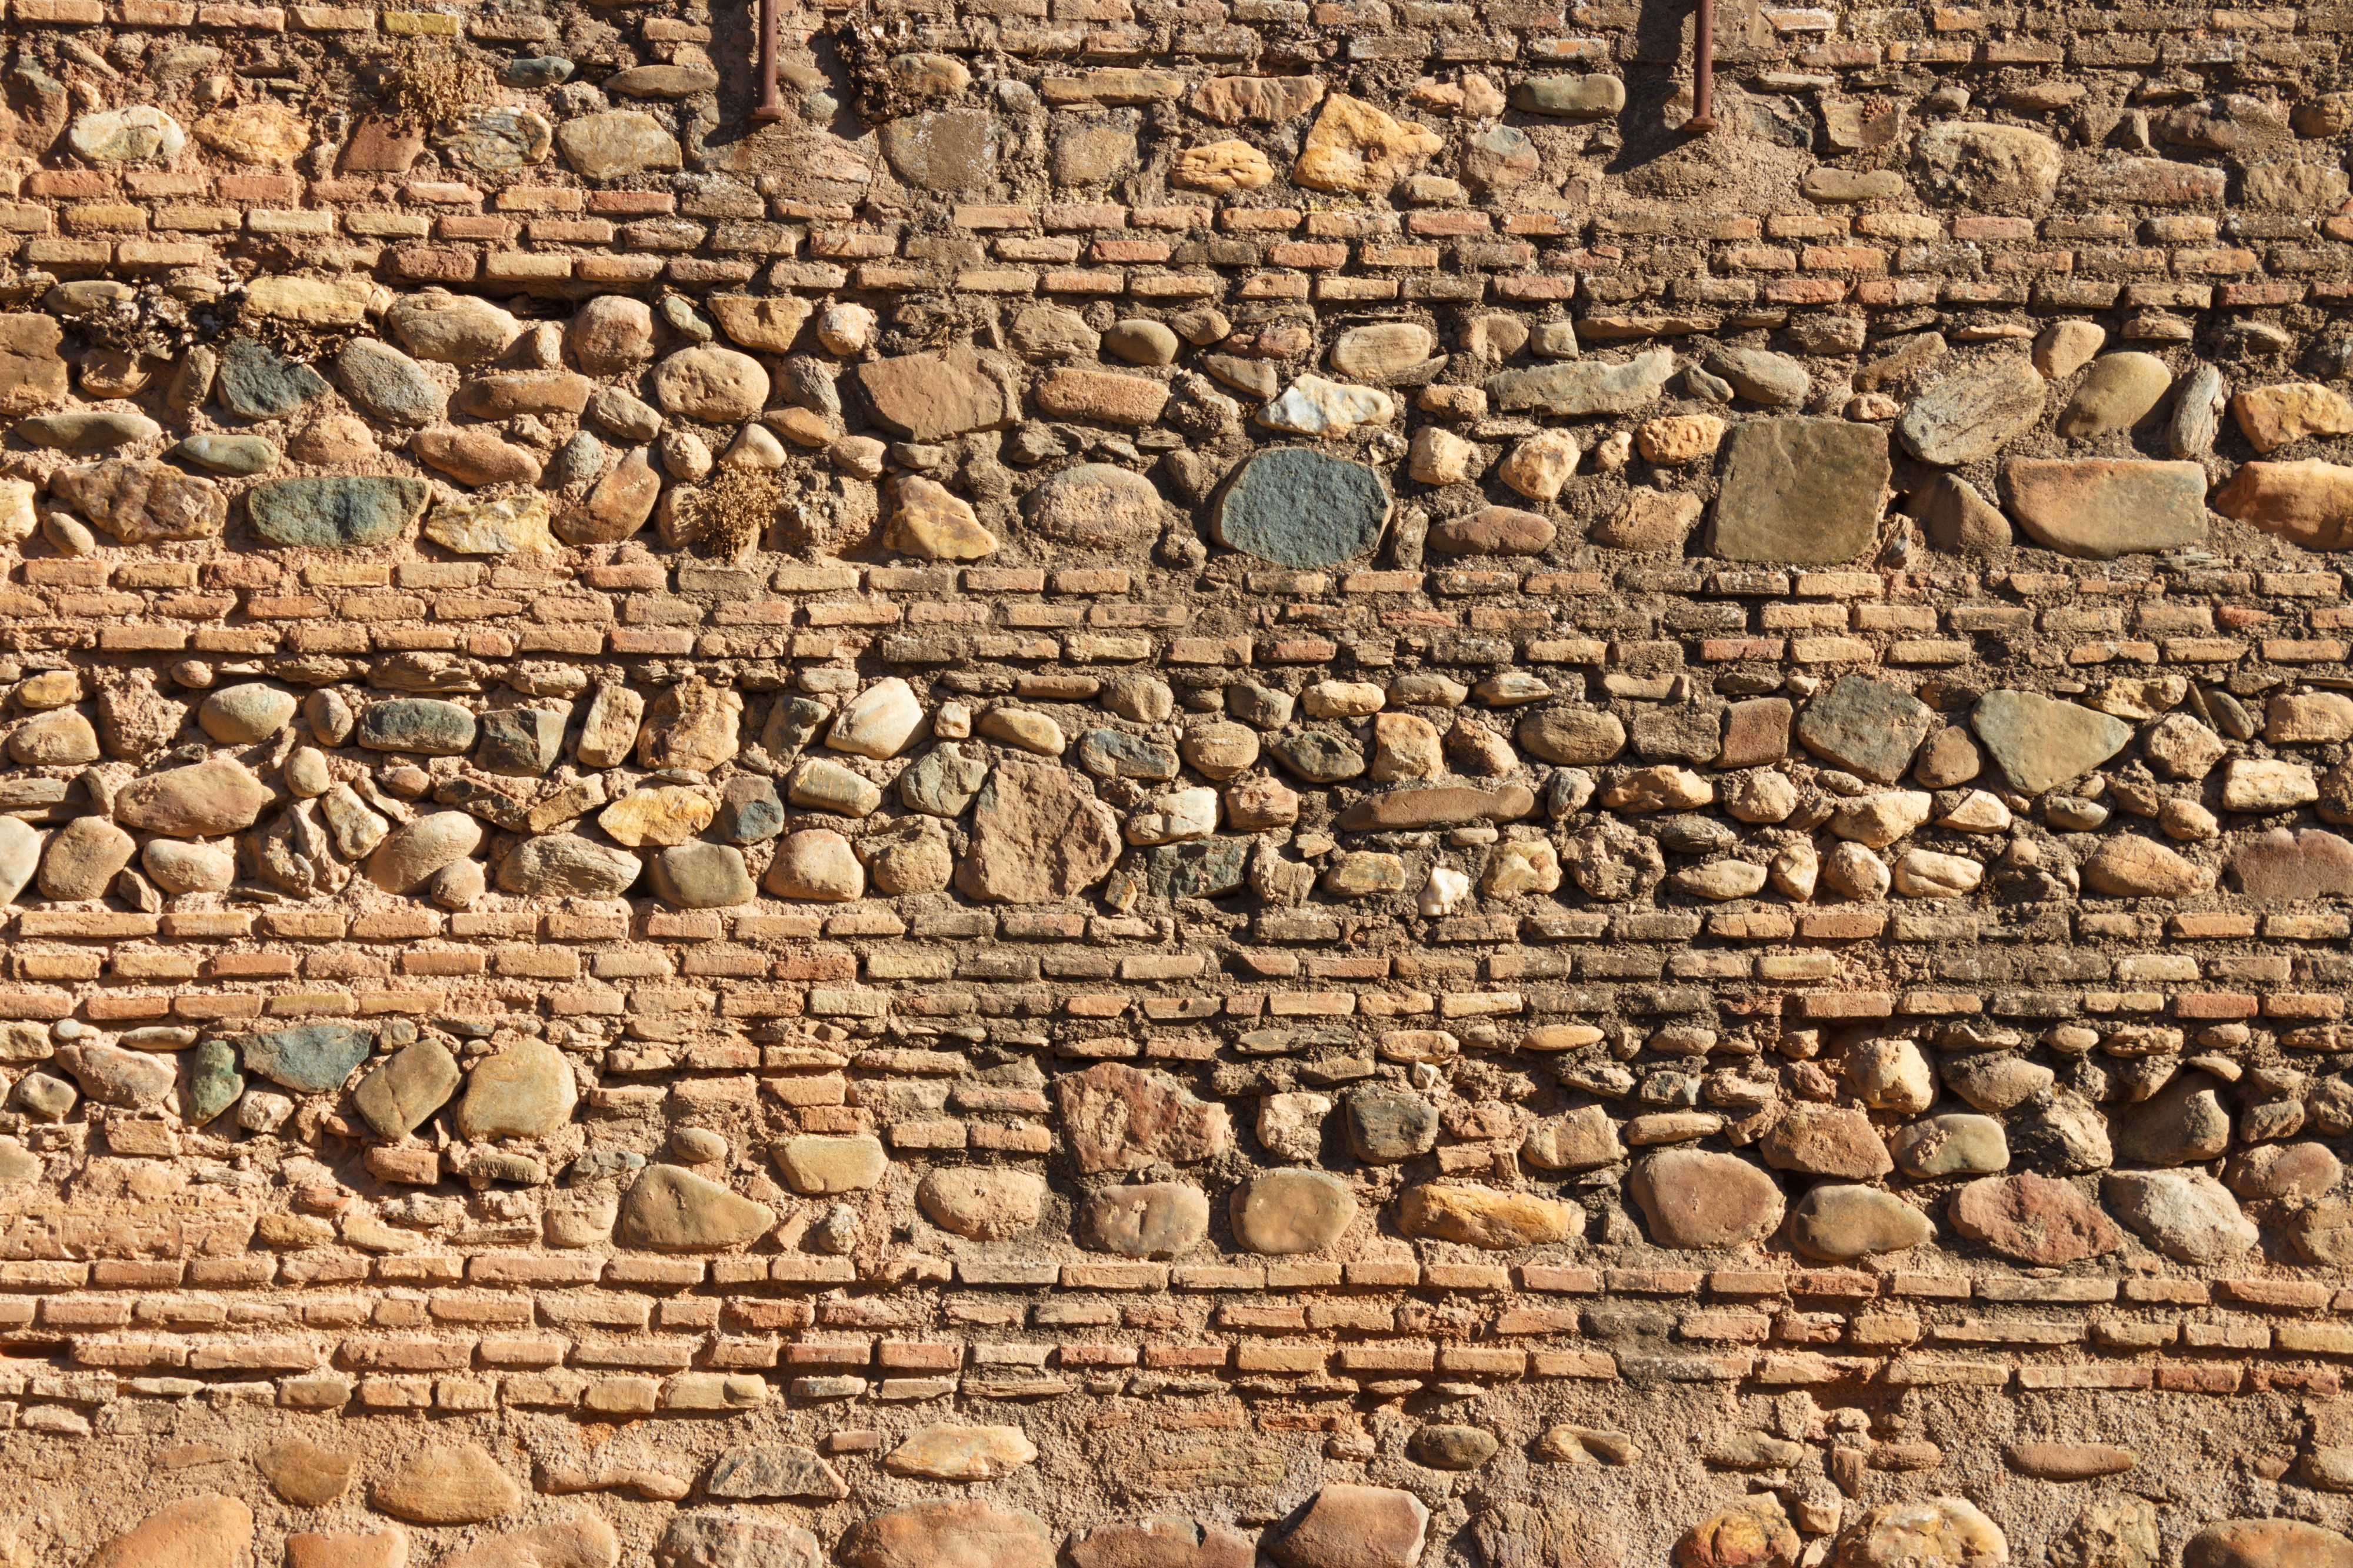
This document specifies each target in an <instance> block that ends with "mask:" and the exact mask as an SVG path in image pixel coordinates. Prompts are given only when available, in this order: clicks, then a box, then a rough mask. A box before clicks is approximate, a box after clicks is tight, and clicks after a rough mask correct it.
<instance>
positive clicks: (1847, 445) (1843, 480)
mask: <svg viewBox="0 0 2353 1568" xmlns="http://www.w3.org/2000/svg"><path fill="white" fill-rule="evenodd" d="M1888 474H1889V467H1888V461H1887V432H1886V431H1885V430H1883V429H1882V428H1880V427H1879V426H1876V425H1857V424H1852V423H1850V422H1849V421H1847V420H1843V419H1752V420H1748V421H1746V422H1745V423H1742V424H1739V425H1736V426H1733V429H1732V434H1731V437H1729V439H1727V440H1726V442H1725V472H1724V485H1723V488H1722V489H1720V490H1719V491H1718V492H1717V494H1716V498H1715V530H1714V533H1713V537H1712V542H1713V548H1714V550H1715V553H1716V554H1718V555H1720V556H1722V557H1724V558H1725V560H1727V561H1771V562H1786V563H1790V564H1792V565H1799V566H1829V565H1834V564H1837V563H1840V562H1844V561H1852V560H1853V559H1854V558H1855V557H1856V556H1857V555H1859V554H1861V553H1862V552H1863V551H1865V550H1867V549H1869V548H1870V547H1871V545H1872V543H1873V541H1874V540H1876V539H1877V537H1878V532H1879V513H1880V502H1881V499H1882V497H1883V495H1884V494H1885V493H1886V490H1887V480H1888Z"/></svg>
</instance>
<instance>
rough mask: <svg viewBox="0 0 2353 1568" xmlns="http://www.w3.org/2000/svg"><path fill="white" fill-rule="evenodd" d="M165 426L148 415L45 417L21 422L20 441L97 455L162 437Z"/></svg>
mask: <svg viewBox="0 0 2353 1568" xmlns="http://www.w3.org/2000/svg"><path fill="white" fill-rule="evenodd" d="M163 433H164V427H163V426H161V425H158V424H156V423H155V422H154V421H153V419H150V418H148V417H147V416H145V415H144V414H45V415H43V416H41V417H40V418H38V419H26V420H23V421H21V422H20V423H19V424H18V425H17V426H16V438H17V439H18V440H20V441H24V442H26V443H27V444H29V445H31V446H35V447H51V448H53V449H55V450H58V451H60V452H97V451H102V450H104V449H105V448H107V447H121V446H125V445H127V444H129V443H130V442H132V441H144V440H146V439H147V438H148V437H152V436H160V435H162V434H163Z"/></svg>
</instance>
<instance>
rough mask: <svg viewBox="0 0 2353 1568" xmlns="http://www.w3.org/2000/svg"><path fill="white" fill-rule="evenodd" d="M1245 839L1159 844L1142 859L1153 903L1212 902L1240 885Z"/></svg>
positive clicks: (1246, 857)
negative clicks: (1192, 900) (1165, 901)
mask: <svg viewBox="0 0 2353 1568" xmlns="http://www.w3.org/2000/svg"><path fill="white" fill-rule="evenodd" d="M1253 842H1254V840H1251V839H1248V838H1199V839H1195V840H1193V841H1192V842H1191V843H1187V844H1163V845H1161V846H1160V847H1157V848H1155V849H1153V850H1150V851H1148V852H1147V853H1146V854H1145V857H1144V881H1145V887H1146V888H1147V889H1150V891H1151V894H1152V896H1153V897H1154V898H1155V899H1214V898H1217V897H1219V895H1220V894H1224V893H1230V892H1232V891H1234V890H1235V889H1237V888H1240V886H1241V885H1242V881H1243V879H1244V878H1245V877H1246V876H1247V875H1248V874H1249V870H1250V846H1251V844H1252V843H1253Z"/></svg>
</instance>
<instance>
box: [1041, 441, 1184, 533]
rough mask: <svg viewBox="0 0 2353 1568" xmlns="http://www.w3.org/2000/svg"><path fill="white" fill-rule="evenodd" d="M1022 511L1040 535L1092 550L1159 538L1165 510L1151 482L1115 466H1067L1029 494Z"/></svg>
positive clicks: (1097, 464)
mask: <svg viewBox="0 0 2353 1568" xmlns="http://www.w3.org/2000/svg"><path fill="white" fill-rule="evenodd" d="M1024 510H1026V512H1027V513H1028V516H1029V526H1030V528H1031V529H1032V530H1033V531H1036V532H1038V533H1039V534H1041V535H1043V536H1044V537H1046V538H1048V539H1051V540H1057V541H1059V542H1062V543H1064V544H1074V545H1078V546H1080V547H1081V548H1082V549H1090V550H1115V549H1118V548H1120V547H1122V546H1124V545H1129V544H1134V543H1137V542H1141V541H1144V540H1146V539H1152V538H1156V537H1157V536H1158V535H1159V532H1160V527H1161V523H1162V521H1163V520H1164V518H1165V517H1166V512H1167V509H1166V506H1165V505H1163V503H1162V501H1161V500H1160V491H1159V489H1158V488H1157V487H1156V486H1155V485H1154V484H1153V482H1152V481H1151V480H1150V479H1147V478H1145V476H1144V475H1142V474H1139V473H1136V472H1134V470H1133V469H1129V468H1120V467H1118V466H1117V465H1115V464H1112V463H1082V464H1079V465H1078V466H1076V467H1075V468H1064V469H1063V470H1062V471H1061V472H1060V473H1058V474H1055V475H1054V476H1053V477H1052V478H1050V479H1047V480H1046V482H1045V483H1043V484H1041V485H1039V487H1038V488H1037V489H1034V490H1032V491H1030V492H1029V499H1028V500H1027V501H1026V502H1025V505H1024Z"/></svg>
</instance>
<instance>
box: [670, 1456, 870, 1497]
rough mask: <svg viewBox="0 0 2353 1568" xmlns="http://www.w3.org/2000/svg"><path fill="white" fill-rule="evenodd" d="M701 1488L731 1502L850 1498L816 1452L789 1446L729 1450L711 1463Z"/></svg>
mask: <svg viewBox="0 0 2353 1568" xmlns="http://www.w3.org/2000/svg"><path fill="white" fill-rule="evenodd" d="M702 1489H703V1490H704V1491H705V1492H706V1493H708V1494H709V1495H710V1496H712V1497H714V1498H720V1499H723V1500H727V1501H730V1502H736V1501H742V1502H834V1501H838V1500H840V1499H842V1498H846V1497H848V1496H849V1484H848V1483H847V1482H845V1481H843V1480H842V1479H841V1477H840V1475H839V1472H837V1471H836V1470H835V1469H834V1468H833V1467H832V1466H831V1465H829V1464H828V1463H826V1462H825V1460H824V1459H823V1458H819V1457H818V1454H817V1452H816V1450H814V1449H811V1448H804V1447H799V1446H798V1445H797V1444H789V1443H787V1444H778V1445H776V1447H763V1448H730V1449H728V1450H727V1451H726V1452H724V1453H723V1454H721V1455H720V1456H719V1458H716V1459H713V1460H712V1462H711V1469H710V1471H709V1472H708V1473H707V1474H706V1475H704V1477H703V1479H702Z"/></svg>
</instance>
